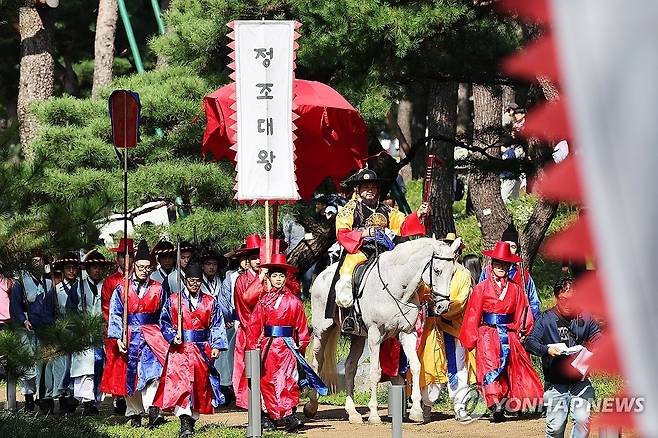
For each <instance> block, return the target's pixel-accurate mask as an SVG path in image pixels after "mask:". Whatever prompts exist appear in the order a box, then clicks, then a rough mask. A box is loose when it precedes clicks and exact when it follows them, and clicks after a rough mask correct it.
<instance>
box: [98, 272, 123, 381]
mask: <svg viewBox="0 0 658 438" xmlns="http://www.w3.org/2000/svg"><path fill="white" fill-rule="evenodd" d="M120 284H123V272H121V271H115V272H114V273H112V274H110V275H109V276H108V277H107V278H106V279H105V281H103V288H102V289H101V309H102V310H103V318H105V328H104V330H105V333H104V338H105V339H104V340H103V343H104V345H105V368H106V369H112V370H115V372H116V373H117V374H126V368H125V366H126V362H125V361H122V360H119V358H120V357H121V353H120V352H119V348H118V347H117V340H116V339H113V338H108V337H107V319H108V314H109V312H110V298H112V294H113V293H114V291H115V289H116V288H117V286H118V285H120ZM108 374H109V373H103V377H102V380H101V390H102V388H111V387H112V384H113V383H112V377H111V376H109V375H108ZM107 392H108V393H111V392H112V391H107Z"/></svg>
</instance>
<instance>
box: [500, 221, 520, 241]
mask: <svg viewBox="0 0 658 438" xmlns="http://www.w3.org/2000/svg"><path fill="white" fill-rule="evenodd" d="M500 240H501V241H503V242H514V243H516V245H517V246H518V245H519V232H518V231H516V227H515V226H514V222H512V223H510V224H509V226H508V227H507V229H506V230H505V231H503V235H502V236H501V237H500Z"/></svg>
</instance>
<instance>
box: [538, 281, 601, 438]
mask: <svg viewBox="0 0 658 438" xmlns="http://www.w3.org/2000/svg"><path fill="white" fill-rule="evenodd" d="M572 281H573V280H572V279H571V278H562V279H560V280H558V282H557V283H556V284H555V286H554V288H553V292H554V293H555V298H556V304H555V307H553V308H551V309H549V310H547V311H546V312H544V313H543V314H542V315H541V316H540V318H539V320H538V321H537V322H536V323H535V326H534V328H533V330H532V333H531V334H530V337H529V338H528V341H527V343H526V349H527V350H528V351H529V352H530V353H531V354H534V355H536V356H540V357H541V362H542V368H543V371H544V380H545V384H544V404H545V406H546V436H547V437H563V436H564V431H565V428H566V425H567V419H568V416H569V414H571V417H572V419H573V421H574V426H573V429H572V431H571V437H572V438H580V437H587V436H588V435H589V428H590V427H589V423H590V408H591V403H592V401H593V400H594V387H593V386H592V382H591V381H590V379H589V377H588V376H587V372H586V371H585V374H582V373H581V372H580V371H578V370H577V369H576V368H575V367H574V366H572V362H573V361H574V359H576V358H577V356H578V355H579V354H587V351H584V350H581V351H580V352H577V353H573V354H567V351H566V350H565V348H564V345H566V347H567V348H569V349H573V347H575V346H579V345H580V346H584V347H585V348H586V347H587V346H588V345H590V344H591V343H593V342H594V341H596V339H597V338H598V337H599V336H600V334H601V331H600V329H599V326H598V324H597V323H596V322H595V321H594V320H593V319H592V318H591V317H590V316H587V315H582V314H580V313H578V312H577V311H576V310H575V309H574V308H573V307H572V305H571V304H570V298H571V297H572V296H573V293H574V290H573V288H572ZM557 344H564V345H557Z"/></svg>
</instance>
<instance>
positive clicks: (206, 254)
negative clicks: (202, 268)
mask: <svg viewBox="0 0 658 438" xmlns="http://www.w3.org/2000/svg"><path fill="white" fill-rule="evenodd" d="M208 260H216V261H217V266H218V267H220V268H221V267H223V266H226V263H227V262H228V261H227V260H226V257H224V256H223V255H221V254H218V253H217V251H215V250H214V249H211V248H207V249H205V250H203V251H202V252H201V258H200V262H201V264H204V263H205V262H207V261H208Z"/></svg>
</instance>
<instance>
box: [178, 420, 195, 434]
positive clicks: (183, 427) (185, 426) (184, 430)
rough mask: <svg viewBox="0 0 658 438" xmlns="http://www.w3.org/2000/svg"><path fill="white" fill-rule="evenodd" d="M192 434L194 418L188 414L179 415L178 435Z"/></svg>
mask: <svg viewBox="0 0 658 438" xmlns="http://www.w3.org/2000/svg"><path fill="white" fill-rule="evenodd" d="M192 435H194V420H193V419H192V417H190V416H189V415H181V416H180V433H179V434H178V436H179V437H186V436H192Z"/></svg>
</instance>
